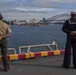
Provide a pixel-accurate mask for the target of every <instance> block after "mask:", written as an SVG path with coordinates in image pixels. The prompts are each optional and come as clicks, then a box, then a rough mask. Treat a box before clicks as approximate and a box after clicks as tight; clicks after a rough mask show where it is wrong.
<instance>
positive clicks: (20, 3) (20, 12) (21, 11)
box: [0, 0, 76, 20]
mask: <svg viewBox="0 0 76 75" xmlns="http://www.w3.org/2000/svg"><path fill="white" fill-rule="evenodd" d="M73 10H76V1H75V0H67V1H66V0H2V1H0V12H1V13H2V14H3V16H4V19H9V20H10V19H26V20H29V19H32V18H36V19H42V18H43V17H45V18H50V17H51V16H53V15H57V14H62V13H70V11H73Z"/></svg>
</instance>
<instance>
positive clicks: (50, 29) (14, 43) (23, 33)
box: [7, 24, 66, 50]
mask: <svg viewBox="0 0 76 75" xmlns="http://www.w3.org/2000/svg"><path fill="white" fill-rule="evenodd" d="M11 30H12V33H11V37H9V38H8V39H7V40H8V47H9V48H15V49H16V50H18V49H19V46H27V45H38V44H51V43H52V41H53V40H54V39H56V40H57V42H58V43H59V44H60V45H61V46H62V47H63V48H64V47H65V41H66V34H65V33H63V32H62V25H58V24H55V25H54V24H50V25H43V26H11Z"/></svg>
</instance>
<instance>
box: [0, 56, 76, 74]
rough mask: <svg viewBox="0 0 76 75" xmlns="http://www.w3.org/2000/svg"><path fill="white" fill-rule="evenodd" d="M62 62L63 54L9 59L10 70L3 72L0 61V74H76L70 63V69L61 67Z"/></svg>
mask: <svg viewBox="0 0 76 75" xmlns="http://www.w3.org/2000/svg"><path fill="white" fill-rule="evenodd" d="M62 63H63V55H59V56H50V57H45V58H44V57H41V58H34V59H27V60H17V61H9V64H10V70H9V71H7V72H5V71H3V63H2V62H0V67H1V68H2V69H0V75H76V69H74V68H73V64H72V63H71V66H70V69H65V68H62V67H61V65H62Z"/></svg>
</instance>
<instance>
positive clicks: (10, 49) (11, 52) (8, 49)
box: [0, 48, 16, 55]
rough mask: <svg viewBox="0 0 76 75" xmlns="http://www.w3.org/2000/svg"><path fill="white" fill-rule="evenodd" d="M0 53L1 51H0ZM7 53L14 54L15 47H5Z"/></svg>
mask: <svg viewBox="0 0 76 75" xmlns="http://www.w3.org/2000/svg"><path fill="white" fill-rule="evenodd" d="M0 51H1V49H0ZM0 53H1V52H0ZM7 54H8V55H9V54H16V49H15V48H7Z"/></svg>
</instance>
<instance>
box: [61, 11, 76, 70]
mask: <svg viewBox="0 0 76 75" xmlns="http://www.w3.org/2000/svg"><path fill="white" fill-rule="evenodd" d="M62 31H63V32H65V33H66V34H67V39H66V47H65V54H64V61H63V67H64V68H67V69H69V67H70V63H71V49H73V65H74V68H75V69H76V12H75V11H72V12H71V18H70V19H69V20H66V21H65V23H64V24H63V27H62Z"/></svg>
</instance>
